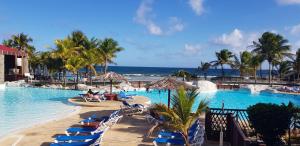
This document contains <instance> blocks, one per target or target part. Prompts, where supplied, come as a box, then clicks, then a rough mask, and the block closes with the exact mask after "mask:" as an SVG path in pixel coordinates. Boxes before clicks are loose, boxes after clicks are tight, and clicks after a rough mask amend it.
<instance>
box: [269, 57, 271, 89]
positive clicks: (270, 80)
mask: <svg viewBox="0 0 300 146" xmlns="http://www.w3.org/2000/svg"><path fill="white" fill-rule="evenodd" d="M269 85H271V62H269Z"/></svg>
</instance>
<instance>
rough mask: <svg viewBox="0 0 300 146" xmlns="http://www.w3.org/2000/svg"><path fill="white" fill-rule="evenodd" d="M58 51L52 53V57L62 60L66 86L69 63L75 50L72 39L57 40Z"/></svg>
mask: <svg viewBox="0 0 300 146" xmlns="http://www.w3.org/2000/svg"><path fill="white" fill-rule="evenodd" d="M55 45H56V49H55V50H54V51H53V52H52V54H51V55H52V57H53V58H56V59H60V60H61V63H62V71H63V80H64V85H66V72H67V68H66V65H67V61H68V59H69V58H70V57H71V53H70V52H71V51H72V49H73V46H74V44H73V42H72V41H71V40H70V39H67V38H66V39H63V40H56V41H55Z"/></svg>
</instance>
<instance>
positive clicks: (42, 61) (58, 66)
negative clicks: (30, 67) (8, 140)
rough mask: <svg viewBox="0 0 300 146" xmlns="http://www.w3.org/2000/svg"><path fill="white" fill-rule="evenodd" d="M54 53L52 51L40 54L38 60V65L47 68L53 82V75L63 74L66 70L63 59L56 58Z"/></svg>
mask: <svg viewBox="0 0 300 146" xmlns="http://www.w3.org/2000/svg"><path fill="white" fill-rule="evenodd" d="M51 54H52V52H50V51H45V52H41V53H39V54H38V55H36V56H37V58H39V59H38V64H39V65H43V66H46V67H47V69H48V71H49V73H50V78H51V81H52V79H53V74H54V73H55V72H61V71H62V70H63V68H64V66H63V63H62V60H61V58H54V57H53V56H52V55H51Z"/></svg>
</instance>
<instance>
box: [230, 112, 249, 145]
mask: <svg viewBox="0 0 300 146" xmlns="http://www.w3.org/2000/svg"><path fill="white" fill-rule="evenodd" d="M227 120H228V122H227V123H228V124H227V126H228V132H229V135H230V143H231V146H249V145H250V144H251V140H250V139H249V138H248V137H246V135H245V134H244V132H243V130H242V129H241V127H240V126H239V124H238V122H237V121H236V120H235V117H234V116H233V115H232V114H229V115H228V116H227Z"/></svg>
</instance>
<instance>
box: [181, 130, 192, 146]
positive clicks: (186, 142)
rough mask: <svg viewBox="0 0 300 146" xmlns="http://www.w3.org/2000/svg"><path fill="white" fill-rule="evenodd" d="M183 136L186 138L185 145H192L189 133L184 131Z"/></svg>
mask: <svg viewBox="0 0 300 146" xmlns="http://www.w3.org/2000/svg"><path fill="white" fill-rule="evenodd" d="M182 137H183V138H184V141H185V146H190V142H189V136H188V134H183V133H182Z"/></svg>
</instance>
